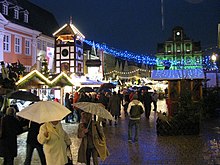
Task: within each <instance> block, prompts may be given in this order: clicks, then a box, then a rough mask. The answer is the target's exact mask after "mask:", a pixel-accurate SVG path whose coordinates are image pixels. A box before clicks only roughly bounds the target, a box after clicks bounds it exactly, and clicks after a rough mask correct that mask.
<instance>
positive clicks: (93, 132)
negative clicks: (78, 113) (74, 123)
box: [77, 112, 109, 165]
mask: <svg viewBox="0 0 220 165" xmlns="http://www.w3.org/2000/svg"><path fill="white" fill-rule="evenodd" d="M77 136H78V138H82V142H81V144H80V147H79V150H78V162H80V163H85V164H86V165H90V158H91V156H92V158H93V165H98V157H100V158H101V160H102V161H104V160H105V159H106V158H107V156H108V155H109V151H108V149H107V146H106V139H105V135H104V132H103V129H102V127H101V126H100V122H99V121H93V120H92V114H90V113H86V112H83V113H82V118H81V123H80V124H79V126H78V135H77Z"/></svg>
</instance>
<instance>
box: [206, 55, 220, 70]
mask: <svg viewBox="0 0 220 165" xmlns="http://www.w3.org/2000/svg"><path fill="white" fill-rule="evenodd" d="M203 69H204V70H205V71H213V70H218V66H217V65H216V62H213V61H212V60H211V56H204V57H203Z"/></svg>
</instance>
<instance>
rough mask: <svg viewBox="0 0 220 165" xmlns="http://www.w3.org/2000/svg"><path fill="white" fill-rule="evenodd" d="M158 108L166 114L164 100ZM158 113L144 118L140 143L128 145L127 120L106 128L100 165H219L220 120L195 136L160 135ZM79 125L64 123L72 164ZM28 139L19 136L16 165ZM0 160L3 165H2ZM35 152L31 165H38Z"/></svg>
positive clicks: (74, 159) (203, 125) (141, 124)
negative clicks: (106, 154)
mask: <svg viewBox="0 0 220 165" xmlns="http://www.w3.org/2000/svg"><path fill="white" fill-rule="evenodd" d="M158 109H159V110H163V111H166V106H165V101H164V100H163V101H161V100H160V101H159V104H158ZM156 117H157V116H156V113H154V112H152V113H151V116H150V119H149V120H148V119H145V117H142V119H141V123H140V132H139V135H140V136H139V141H138V143H132V144H128V141H127V140H128V138H127V132H128V131H127V130H128V119H127V118H125V117H124V115H123V114H122V117H121V118H120V119H119V121H118V125H117V126H116V127H115V126H109V124H108V123H107V126H106V127H105V128H104V132H105V135H106V140H107V146H108V149H109V151H110V156H109V157H108V158H107V159H106V160H105V161H104V162H102V161H100V165H218V164H219V165H220V154H219V151H220V138H219V137H220V136H219V134H220V128H219V127H218V126H219V125H220V120H219V119H218V118H216V119H212V120H210V121H202V126H201V133H200V135H195V136H193V135H192V136H157V134H156V127H155V123H156ZM77 126H78V124H69V123H68V124H66V123H63V127H64V129H65V130H66V131H67V132H68V134H69V135H70V137H71V141H72V145H71V152H72V155H73V162H74V163H75V164H78V165H80V163H77V151H78V148H79V145H80V142H81V140H80V139H78V138H77V135H76V133H77ZM26 136H27V133H23V134H22V135H20V136H18V156H17V157H16V159H15V165H22V164H23V162H24V159H25V152H26ZM2 162H3V161H2V158H0V164H2ZM39 164H40V162H39V157H38V154H37V152H36V151H34V155H33V158H32V165H39Z"/></svg>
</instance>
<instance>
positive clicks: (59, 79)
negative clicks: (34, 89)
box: [50, 72, 74, 87]
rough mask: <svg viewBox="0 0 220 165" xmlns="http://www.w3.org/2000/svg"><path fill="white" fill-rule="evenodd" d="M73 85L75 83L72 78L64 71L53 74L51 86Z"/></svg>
mask: <svg viewBox="0 0 220 165" xmlns="http://www.w3.org/2000/svg"><path fill="white" fill-rule="evenodd" d="M73 85H74V83H73V82H72V80H71V79H70V78H69V77H68V76H67V74H65V73H64V72H62V73H60V74H58V75H54V76H52V80H51V84H50V86H51V87H56V86H59V87H64V86H73Z"/></svg>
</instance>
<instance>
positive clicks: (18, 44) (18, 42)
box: [15, 37, 21, 54]
mask: <svg viewBox="0 0 220 165" xmlns="http://www.w3.org/2000/svg"><path fill="white" fill-rule="evenodd" d="M15 53H17V54H21V38H20V37H15Z"/></svg>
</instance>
